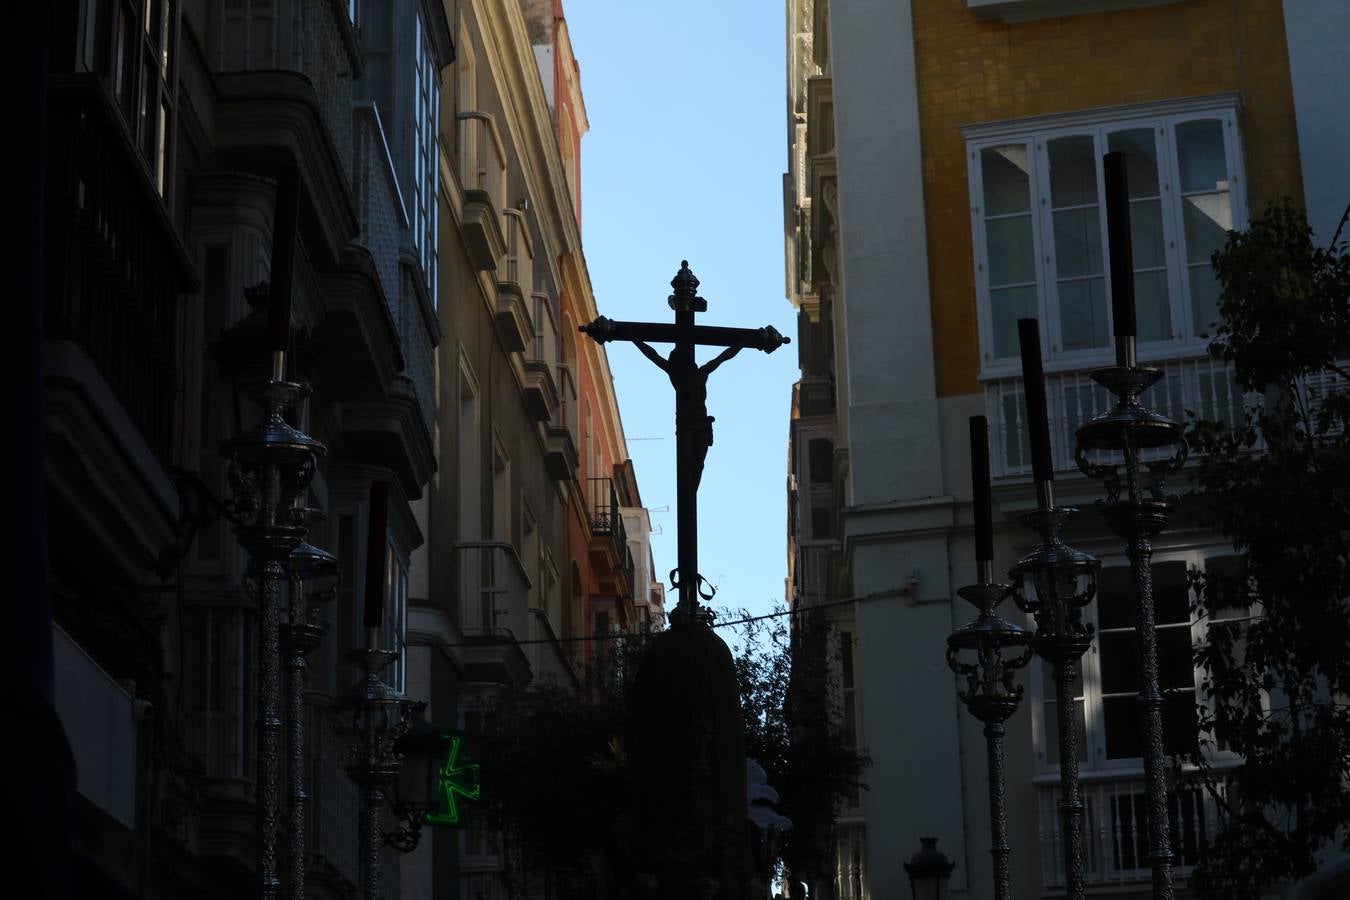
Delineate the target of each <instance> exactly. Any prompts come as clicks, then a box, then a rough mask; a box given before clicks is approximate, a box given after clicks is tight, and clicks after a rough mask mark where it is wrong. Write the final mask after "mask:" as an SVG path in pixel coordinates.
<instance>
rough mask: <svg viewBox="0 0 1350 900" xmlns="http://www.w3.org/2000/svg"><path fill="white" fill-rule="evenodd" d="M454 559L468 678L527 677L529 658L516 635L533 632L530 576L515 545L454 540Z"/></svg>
mask: <svg viewBox="0 0 1350 900" xmlns="http://www.w3.org/2000/svg"><path fill="white" fill-rule="evenodd" d="M455 562H456V566H457V570H458V573H459V578H458V585H459V598H458V599H459V624H460V627H461V628H462V629H463V632H464V638H465V643H466V645H467V646H466V647H465V648H464V673H465V674H464V677H465V679H466V680H468V681H487V682H494V683H499V684H507V685H512V686H520V685H523V684H525V683H527V682H528V681H529V679H530V675H531V670H530V664H529V660H528V659H527V657H526V656H525V654H524V653H523V652H522V650H521V648H520V646H519V644H518V643H517V641H519V640H523V639H525V638H526V637H528V635H529V633H530V622H529V620H528V618H527V616H528V608H529V594H530V579H529V576H528V575H526V574H525V567H524V566H523V565H521V562H520V557H519V556H517V555H516V550H515V548H514V547H513V546H511V545H510V544H509V543H506V542H504V541H466V542H463V543H458V544H455Z"/></svg>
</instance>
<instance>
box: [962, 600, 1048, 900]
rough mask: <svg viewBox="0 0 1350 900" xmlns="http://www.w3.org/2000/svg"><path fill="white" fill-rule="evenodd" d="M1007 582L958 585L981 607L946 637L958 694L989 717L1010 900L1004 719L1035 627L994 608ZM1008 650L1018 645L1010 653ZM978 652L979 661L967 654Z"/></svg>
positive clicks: (996, 826) (993, 825) (1001, 868)
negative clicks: (962, 682) (961, 683)
mask: <svg viewBox="0 0 1350 900" xmlns="http://www.w3.org/2000/svg"><path fill="white" fill-rule="evenodd" d="M1009 592H1010V591H1009V588H1008V586H1007V585H1006V584H990V583H988V582H980V583H978V584H972V585H967V586H966V587H963V588H961V589H960V590H959V591H957V593H958V594H960V595H961V596H962V597H963V598H964V599H966V600H969V601H970V602H971V603H973V604H974V605H975V608H976V609H977V610H978V611H979V615H978V617H976V619H975V621H973V622H970V623H968V624H966V625H962V626H961V627H960V628H958V629H957V630H956V631H954V632H953V633H952V634H951V635H949V636H948V638H947V664H948V665H949V666H951V668H952V671H953V672H956V673H957V674H958V675H961V676H963V677H964V678H965V679H966V689H965V690H963V691H961V692H960V693H959V694H958V696H959V697H960V698H961V702H962V703H964V704H965V705H966V709H968V710H970V714H971V715H973V716H974V717H975V718H977V719H979V720H980V721H981V722H983V723H984V739H985V744H986V749H987V752H988V757H989V817H990V830H991V832H992V833H991V837H992V841H993V842H992V845H991V846H990V848H989V852H990V854H992V855H993V858H994V896H995V897H996V898H998V900H1008V898H1009V897H1010V896H1011V894H1010V888H1009V880H1008V853H1009V849H1008V809H1007V793H1006V788H1005V783H1004V773H1003V734H1004V725H1003V723H1004V722H1006V721H1007V720H1008V718H1009V717H1010V716H1011V715H1012V714H1013V713H1014V712H1016V711H1017V705H1018V704H1019V703H1020V702H1021V700H1022V686H1021V685H1018V684H1014V683H1013V677H1014V675H1015V674H1016V672H1017V670H1018V669H1020V668H1022V667H1023V666H1025V665H1026V664H1027V663H1028V662H1029V661H1030V660H1031V647H1030V643H1031V633H1030V632H1029V631H1027V630H1026V629H1025V628H1022V627H1021V626H1018V625H1014V624H1013V623H1012V622H1009V621H1007V620H1005V619H1003V618H1001V617H999V616H998V615H996V614H995V613H994V609H995V607H997V606H998V604H999V603H1001V602H1002V601H1003V598H1004V597H1006V596H1007V595H1008V593H1009ZM1008 651H1019V652H1017V653H1016V655H1014V656H1011V657H1009V656H1006V655H1005V654H1006V653H1007V652H1008ZM963 654H965V655H966V656H967V657H969V656H971V655H973V657H974V660H975V661H974V662H967V661H965V659H964V658H963Z"/></svg>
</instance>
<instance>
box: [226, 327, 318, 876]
mask: <svg viewBox="0 0 1350 900" xmlns="http://www.w3.org/2000/svg"><path fill="white" fill-rule="evenodd" d="M276 356H278V357H281V358H282V360H281V361H280V362H278V363H277V364H276V366H275V367H274V376H273V378H272V380H270V381H269V382H268V383H267V385H266V386H265V387H264V388H263V389H262V399H263V404H264V408H265V410H266V416H265V418H264V420H263V422H262V424H260V425H258V426H257V427H255V428H253V429H252V430H250V431H248V432H246V433H244V434H242V435H240V436H239V437H237V438H233V439H231V440H229V441H227V442H226V443H225V452H226V453H227V454H228V456H229V459H230V469H229V472H230V486H231V489H232V491H233V494H234V501H235V504H236V508H237V509H238V511H239V523H238V525H237V526H236V533H237V534H238V536H239V542H240V544H242V545H243V547H244V549H245V550H247V551H248V554H249V562H250V569H251V573H252V578H253V582H254V585H255V590H256V593H257V597H258V620H259V640H258V753H257V760H258V772H257V784H256V787H255V790H256V792H257V804H258V843H259V861H258V875H259V879H260V892H261V896H262V897H263V898H265V900H272V898H275V897H276V896H277V895H278V893H279V892H280V889H281V882H280V879H279V878H278V876H277V846H276V843H277V825H278V817H279V808H280V792H279V787H280V774H281V646H280V641H281V589H282V585H283V583H285V581H286V580H287V577H288V576H287V570H288V569H289V567H290V557H291V553H292V552H293V551H294V550H295V548H296V547H297V546H298V545H299V544H300V542H301V541H302V540H303V539H304V537H305V533H306V531H307V528H306V526H305V525H303V524H299V523H297V521H296V520H295V518H294V517H293V516H292V515H291V506H292V505H293V503H294V501H295V498H297V497H298V496H299V495H300V494H301V492H303V491H304V490H305V488H306V487H308V485H309V482H310V480H311V479H312V478H313V477H314V470H315V465H316V463H317V460H318V457H319V456H320V455H322V454H323V453H324V447H323V445H322V444H320V443H319V442H318V441H315V440H314V439H313V438H311V437H309V436H308V435H306V434H304V433H302V432H300V431H298V430H296V429H295V428H292V427H291V426H290V425H289V424H288V423H287V422H286V420H285V412H286V409H287V408H288V407H290V406H291V405H292V404H293V403H294V401H295V399H296V397H297V396H298V395H299V392H300V386H299V385H297V384H292V383H290V382H287V381H284V380H282V379H281V377H280V375H279V372H278V370H280V371H284V368H283V367H284V354H281V353H277V354H276Z"/></svg>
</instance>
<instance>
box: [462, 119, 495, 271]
mask: <svg viewBox="0 0 1350 900" xmlns="http://www.w3.org/2000/svg"><path fill="white" fill-rule="evenodd" d="M455 117H456V119H458V120H459V148H458V150H459V165H460V172H459V177H460V181H461V183H462V184H463V185H464V207H463V209H464V218H463V221H462V223H461V228H462V230H463V232H464V243H465V245H466V247H467V249H468V252H469V259H470V260H471V261H472V263H473V265H474V267H475V268H477V269H478V270H479V271H481V272H492V271H496V269H497V266H498V264H499V263H500V260H501V258H502V256H504V255H505V253H506V238H505V236H504V235H503V234H502V225H501V219H502V211H503V210H504V209H506V150H505V148H504V146H503V144H502V136H501V134H500V133H499V132H498V131H497V123H496V122H495V121H494V120H493V118H492V116H491V115H490V114H488V113H485V112H476V111H466V112H460V113H457V114H456V116H455Z"/></svg>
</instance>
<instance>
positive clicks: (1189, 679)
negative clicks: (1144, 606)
mask: <svg viewBox="0 0 1350 900" xmlns="http://www.w3.org/2000/svg"><path fill="white" fill-rule="evenodd" d="M1191 660H1192V654H1191V629H1190V628H1189V627H1185V626H1178V627H1173V628H1160V629H1158V684H1159V685H1161V686H1162V688H1163V689H1164V690H1167V689H1169V688H1193V687H1195V668H1194V664H1193V663H1192V661H1191Z"/></svg>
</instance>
